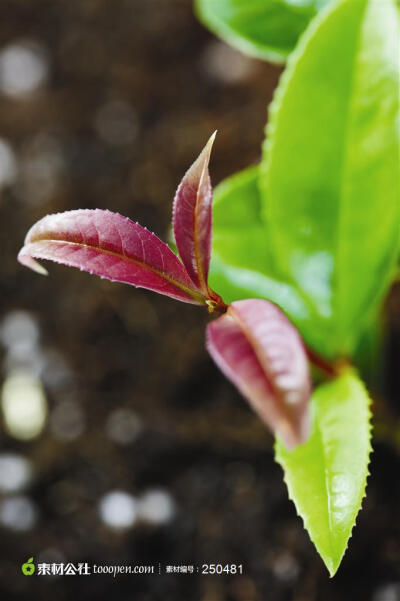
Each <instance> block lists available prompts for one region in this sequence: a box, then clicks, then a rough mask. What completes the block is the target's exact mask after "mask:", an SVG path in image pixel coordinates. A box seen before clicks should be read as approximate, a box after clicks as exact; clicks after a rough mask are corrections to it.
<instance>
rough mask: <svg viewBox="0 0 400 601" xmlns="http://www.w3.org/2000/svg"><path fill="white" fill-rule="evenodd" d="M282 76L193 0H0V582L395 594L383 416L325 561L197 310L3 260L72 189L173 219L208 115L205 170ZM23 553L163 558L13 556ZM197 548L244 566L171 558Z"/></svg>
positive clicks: (399, 575)
mask: <svg viewBox="0 0 400 601" xmlns="http://www.w3.org/2000/svg"><path fill="white" fill-rule="evenodd" d="M279 75H280V71H279V69H277V68H274V67H272V66H268V65H267V64H265V63H261V62H258V61H254V60H250V59H248V58H246V57H244V56H242V55H241V54H239V53H237V52H236V51H234V50H232V49H230V48H229V47H228V46H226V45H224V44H223V43H221V42H219V41H217V40H216V39H214V38H213V37H212V36H211V35H210V34H209V33H207V32H206V31H205V30H204V29H203V28H202V26H201V25H200V24H199V23H198V22H197V21H196V19H195V17H194V16H193V13H192V5H191V1H190V0H114V1H113V2H111V1H106V0H80V1H79V2H77V1H73V0H72V1H69V2H68V1H62V0H60V1H58V2H52V1H49V0H35V1H34V2H33V1H32V0H13V1H6V0H3V2H1V3H0V188H1V190H0V228H1V232H0V240H1V270H0V273H1V275H0V277H1V282H0V286H1V295H0V309H1V322H0V343H1V351H0V353H1V354H0V360H1V377H2V388H1V432H0V437H1V449H0V540H1V546H0V593H1V598H2V599H5V600H7V601H12V600H14V599H15V600H25V599H26V600H28V599H29V600H31V599H35V600H40V601H42V600H43V601H48V600H52V601H53V600H54V601H64V600H65V601H67V600H70V599H74V600H76V601H83V600H85V601H89V600H96V601H101V600H103V599H104V600H106V599H107V600H108V599H110V598H113V599H116V600H117V601H128V600H129V601H131V600H135V601H158V600H160V601H289V600H293V601H314V600H321V601H347V600H348V601H350V600H351V601H358V600H362V601H398V600H399V599H400V568H399V566H400V537H399V533H400V523H399V522H400V517H399V513H400V511H399V506H400V478H399V477H398V474H399V470H400V458H399V452H398V450H397V451H396V438H395V437H393V435H391V436H389V435H388V434H387V432H385V429H384V428H383V429H382V428H381V429H380V430H378V434H379V433H380V436H378V438H377V441H376V443H375V453H374V455H373V459H372V464H371V473H372V475H371V477H370V479H369V484H368V498H367V500H366V502H364V508H363V511H362V513H361V514H360V516H359V518H358V521H357V527H356V529H355V531H354V536H353V538H352V539H351V541H350V547H349V549H348V551H347V554H346V557H345V560H344V562H343V565H342V567H341V568H340V570H339V572H338V574H337V576H336V577H335V579H334V580H333V581H330V580H329V578H328V575H327V572H326V570H325V568H324V567H323V565H322V562H321V560H320V559H319V557H318V556H317V554H316V552H315V550H314V548H313V546H312V544H311V543H310V541H309V539H308V536H307V534H306V533H305V531H304V530H303V527H302V523H301V520H300V519H299V518H298V517H297V516H296V513H295V510H294V507H293V505H292V504H291V503H290V502H289V501H288V500H287V492H286V488H285V485H284V483H283V480H282V473H281V470H280V468H279V467H278V466H277V465H276V464H275V463H274V461H273V454H272V438H271V436H270V435H269V434H268V432H267V431H266V430H265V428H264V427H263V426H262V424H261V423H260V422H259V420H258V419H257V418H256V417H255V416H254V414H253V413H252V412H251V411H250V409H249V408H248V407H247V405H246V404H245V402H244V401H243V400H242V399H241V398H240V397H239V395H238V394H237V393H236V392H235V391H234V389H233V388H232V386H230V385H229V384H228V383H227V382H226V381H225V380H224V378H223V376H222V375H221V374H220V373H219V372H218V371H217V370H216V368H215V367H214V366H213V364H212V363H211V360H210V359H209V358H208V356H207V354H206V352H205V350H204V340H203V337H204V325H205V323H206V321H207V316H206V315H205V314H203V312H202V311H201V309H198V308H196V307H192V306H189V305H184V304H180V303H178V302H176V301H171V300H169V299H167V298H165V297H158V296H157V295H155V294H152V293H149V292H146V291H143V290H135V289H134V288H132V287H129V286H124V285H122V284H111V283H110V282H107V281H103V280H100V279H99V278H95V277H92V276H89V275H87V274H84V273H80V272H79V271H75V270H73V269H67V268H64V267H59V266H56V265H53V264H52V265H49V271H50V276H49V277H48V278H43V277H40V276H38V275H35V274H34V273H32V272H30V271H28V270H27V269H24V268H22V267H21V266H19V265H18V264H17V262H16V255H17V252H18V250H19V248H20V246H21V245H22V243H23V239H24V235H25V233H26V231H27V229H28V228H29V227H30V225H32V224H33V223H34V222H35V221H36V220H37V219H39V218H40V217H42V216H43V215H45V214H46V213H50V212H57V211H64V210H68V209H76V208H95V207H99V208H108V209H111V210H113V211H118V212H120V213H122V214H124V215H127V216H129V217H131V218H133V219H135V220H138V221H139V222H140V223H142V224H143V225H146V226H147V227H148V228H149V229H151V230H153V231H155V232H157V233H158V234H159V235H160V237H161V238H164V239H167V238H168V231H169V224H170V213H171V202H172V198H173V194H174V191H175V188H176V186H177V184H178V182H179V180H180V178H181V177H182V175H183V173H184V171H185V170H186V169H187V167H188V166H189V165H190V163H191V162H192V161H193V159H194V158H195V157H196V156H197V154H198V153H199V151H200V149H201V148H202V146H203V145H204V143H205V141H206V140H207V138H208V136H209V135H210V134H211V132H212V131H214V130H215V129H218V130H219V134H218V137H217V142H216V145H215V151H214V153H213V157H212V165H211V174H212V179H213V181H214V183H218V182H219V181H220V180H221V179H223V178H224V177H226V176H227V175H229V174H231V173H233V172H235V171H237V170H238V169H240V168H242V167H245V166H247V165H249V164H251V163H254V162H256V161H257V159H258V157H259V153H260V144H261V141H262V139H263V127H264V123H265V119H266V106H267V104H268V103H269V101H270V100H271V97H272V93H273V90H274V88H275V86H276V84H277V81H278V78H279ZM393 298H394V299H395V300H396V296H395V297H392V300H391V301H390V302H389V303H388V312H389V316H390V320H389V321H390V322H391V324H392V329H391V332H392V334H391V339H392V340H395V338H396V332H398V331H399V329H400V318H399V311H398V310H397V309H396V306H397V303H396V302H395V301H394V300H393ZM397 299H398V295H397ZM393 346H394V345H393V344H392V346H391V347H390V348H389V354H390V350H391V348H392V347H393ZM396 356H397V355H396ZM391 364H392V367H393V366H394V361H393V360H392V361H391ZM389 365H390V361H389ZM389 392H390V387H389ZM392 393H393V390H392ZM392 396H393V394H392ZM393 407H394V405H393ZM392 410H393V411H394V409H392ZM397 445H399V442H398V440H397ZM32 556H33V557H34V560H35V563H36V564H37V563H40V562H47V563H53V562H55V563H60V562H64V563H68V562H73V563H78V562H89V563H91V564H94V563H96V564H110V565H115V564H120V565H122V564H131V565H133V564H143V565H148V564H154V565H157V566H158V564H159V563H161V565H162V570H161V574H156V575H153V576H118V577H117V578H115V579H113V578H112V577H111V576H90V577H84V576H60V577H42V576H37V575H35V576H33V577H27V576H24V575H22V573H21V564H22V563H23V562H25V561H26V560H27V559H28V558H29V557H32ZM203 563H229V564H231V563H237V564H243V571H244V574H243V575H242V576H233V575H230V576H229V575H220V576H201V575H200V574H197V573H196V572H195V574H194V575H185V574H178V575H176V574H167V573H166V566H169V565H173V566H177V565H178V566H180V565H187V566H190V565H193V566H195V569H196V567H201V566H202V564H203Z"/></svg>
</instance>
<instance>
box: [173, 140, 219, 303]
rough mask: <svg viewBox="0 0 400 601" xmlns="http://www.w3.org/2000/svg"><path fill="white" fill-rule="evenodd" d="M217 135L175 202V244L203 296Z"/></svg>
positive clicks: (210, 142)
mask: <svg viewBox="0 0 400 601" xmlns="http://www.w3.org/2000/svg"><path fill="white" fill-rule="evenodd" d="M215 135H216V132H215V133H213V135H212V136H211V138H210V139H209V140H208V142H207V144H206V146H205V147H204V149H203V150H202V152H201V154H200V156H199V157H198V159H197V160H196V161H195V162H194V163H193V165H192V166H191V167H190V168H189V170H188V171H187V172H186V174H185V175H184V177H183V179H182V181H181V183H180V185H179V187H178V189H177V191H176V194H175V199H174V206H173V227H174V235H175V242H176V246H177V248H178V251H179V254H180V256H181V259H182V261H183V264H184V265H185V267H186V269H187V272H188V274H189V276H190V277H191V279H192V281H193V282H194V284H195V285H196V286H197V287H198V288H200V289H201V290H202V292H203V294H205V295H207V294H209V292H210V291H209V288H208V284H207V280H208V269H209V265H210V253H211V233H212V232H211V229H212V187H211V181H210V175H209V173H208V163H209V160H210V154H211V149H212V145H213V142H214V139H215Z"/></svg>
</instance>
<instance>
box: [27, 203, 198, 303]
mask: <svg viewBox="0 0 400 601" xmlns="http://www.w3.org/2000/svg"><path fill="white" fill-rule="evenodd" d="M34 258H36V259H49V260H51V261H55V262H56V263H62V264H64V265H69V266H71V267H79V269H81V270H84V271H88V272H89V273H93V274H95V275H99V276H101V277H103V278H107V279H109V280H112V281H116V282H124V283H125V284H133V285H134V286H137V287H140V288H147V289H149V290H154V291H155V292H159V293H160V294H165V295H167V296H170V297H172V298H176V299H178V300H181V301H184V302H187V303H193V304H205V299H204V297H203V296H202V294H201V293H200V291H199V290H196V288H195V286H194V285H193V283H192V282H191V280H190V278H189V276H188V275H187V273H186V270H185V268H184V266H183V265H182V263H181V262H180V261H179V259H178V257H177V256H176V255H174V253H173V252H172V251H171V249H170V248H169V247H168V246H167V245H166V244H165V243H164V242H162V241H161V240H160V239H159V238H157V236H155V235H154V234H152V233H151V232H149V231H148V230H147V229H145V228H143V227H142V226H140V225H139V224H137V223H134V222H133V221H131V220H130V219H128V218H127V217H122V216H121V215H118V214H117V213H111V212H110V211H102V210H100V209H96V210H77V211H66V212H65V213H58V214H55V215H47V217H44V218H43V219H41V220H40V221H38V222H37V223H35V225H33V226H32V228H31V229H30V230H29V232H28V234H27V236H26V239H25V245H24V247H23V248H22V249H21V251H20V253H19V255H18V260H19V261H20V262H21V263H22V264H23V265H26V266H27V267H30V268H31V269H33V270H35V271H38V272H39V273H47V272H46V270H45V269H44V268H43V267H42V266H41V265H40V264H39V263H38V262H37V261H35V260H34Z"/></svg>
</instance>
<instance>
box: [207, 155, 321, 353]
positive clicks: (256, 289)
mask: <svg viewBox="0 0 400 601" xmlns="http://www.w3.org/2000/svg"><path fill="white" fill-rule="evenodd" d="M258 169H259V167H258V166H256V167H250V168H248V169H245V170H244V171H241V172H240V173H237V174H236V175H233V176H232V177H229V178H228V179H226V180H225V181H224V182H222V183H221V184H219V186H217V188H216V189H215V192H214V208H213V215H214V217H213V250H212V255H211V257H212V258H211V273H210V284H211V286H212V287H213V289H214V290H216V291H217V292H218V294H221V295H222V297H223V298H224V300H225V302H227V303H229V302H232V301H235V300H239V299H246V298H266V299H268V300H271V301H272V302H274V303H276V304H278V305H279V306H280V307H281V309H283V310H284V311H285V313H286V314H287V315H288V317H289V318H290V319H291V321H292V322H293V323H294V324H295V325H296V326H297V327H298V328H299V330H300V332H301V335H302V337H303V338H304V340H305V341H306V343H307V344H308V345H309V346H311V347H313V348H320V347H322V346H323V345H324V342H325V332H324V331H323V330H321V329H319V328H316V327H315V321H316V320H315V315H313V312H312V311H311V309H310V307H309V306H308V305H307V303H306V301H305V299H304V297H303V296H302V292H301V290H299V289H297V288H296V287H295V286H294V285H293V284H291V283H290V282H287V281H286V282H285V281H284V280H283V279H279V278H278V277H277V276H276V273H274V270H273V267H272V264H271V258H270V250H269V237H268V231H267V228H266V224H265V221H264V220H263V218H262V216H261V196H260V190H259V186H258Z"/></svg>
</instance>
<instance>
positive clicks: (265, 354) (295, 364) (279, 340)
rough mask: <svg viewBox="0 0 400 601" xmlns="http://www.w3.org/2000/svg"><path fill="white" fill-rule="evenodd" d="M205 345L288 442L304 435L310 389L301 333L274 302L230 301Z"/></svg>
mask: <svg viewBox="0 0 400 601" xmlns="http://www.w3.org/2000/svg"><path fill="white" fill-rule="evenodd" d="M207 348H208V351H209V353H210V354H211V356H212V358H213V359H214V361H215V363H216V364H217V365H218V367H219V368H220V369H221V371H222V372H223V373H224V375H225V376H226V377H227V378H228V379H229V380H231V382H233V383H234V384H235V385H236V386H237V388H238V389H239V390H240V392H241V393H242V394H243V395H244V396H245V397H246V398H247V400H248V401H249V403H250V405H251V406H252V407H253V409H254V410H255V411H256V413H258V415H259V416H260V417H261V419H262V420H263V421H264V422H265V423H266V424H267V425H268V426H269V427H270V428H271V429H272V430H273V431H274V432H276V433H277V434H279V435H280V436H281V437H282V439H283V441H284V442H285V444H286V446H287V447H288V448H293V447H295V446H296V445H298V444H301V443H303V442H305V441H306V439H307V436H308V434H309V424H310V415H309V407H308V401H309V398H310V393H311V385H310V377H309V370H308V361H307V356H306V352H305V349H304V346H303V343H302V341H301V338H300V336H299V334H298V333H297V330H296V329H295V327H294V326H293V325H292V324H291V323H290V321H289V320H288V319H287V318H286V316H285V315H284V314H283V313H282V311H281V310H280V309H278V307H277V306H276V305H273V304H272V303H270V302H269V301H266V300H260V299H252V300H243V301H237V302H234V303H232V304H231V305H230V306H229V309H228V311H227V312H226V313H225V314H224V315H222V316H221V317H219V318H218V319H216V320H215V321H213V322H211V323H210V324H209V325H208V328H207Z"/></svg>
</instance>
